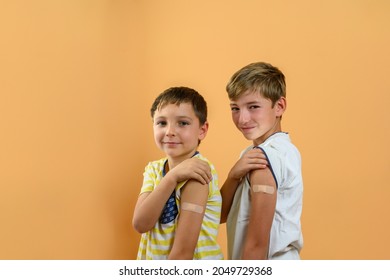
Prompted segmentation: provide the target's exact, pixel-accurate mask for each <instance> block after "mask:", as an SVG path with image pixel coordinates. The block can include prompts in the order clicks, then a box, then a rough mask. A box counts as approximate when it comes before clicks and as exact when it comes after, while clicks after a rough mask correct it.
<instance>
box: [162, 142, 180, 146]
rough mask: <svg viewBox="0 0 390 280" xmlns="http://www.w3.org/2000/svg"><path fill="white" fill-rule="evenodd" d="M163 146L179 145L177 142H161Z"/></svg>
mask: <svg viewBox="0 0 390 280" xmlns="http://www.w3.org/2000/svg"><path fill="white" fill-rule="evenodd" d="M162 143H163V144H164V145H178V144H180V143H177V142H162Z"/></svg>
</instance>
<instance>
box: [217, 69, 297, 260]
mask: <svg viewBox="0 0 390 280" xmlns="http://www.w3.org/2000/svg"><path fill="white" fill-rule="evenodd" d="M226 90H227V92H228V96H229V99H230V107H231V112H232V119H233V122H234V124H235V125H236V127H237V128H238V130H240V131H241V132H242V134H243V135H244V137H245V138H246V139H248V140H251V141H252V142H253V145H251V146H249V147H248V148H247V149H245V150H244V151H243V152H242V153H241V156H240V159H239V160H238V161H237V162H236V164H235V165H234V166H233V167H232V169H231V170H230V172H229V174H228V177H227V179H226V181H225V183H224V184H223V186H222V188H221V194H222V214H221V223H223V222H226V227H227V233H228V255H229V256H228V257H229V259H300V256H299V253H300V250H301V248H302V246H303V238H302V231H301V222H300V218H301V212H302V196H303V182H302V175H301V157H300V153H299V151H298V149H297V148H296V147H295V146H294V145H293V144H292V143H291V141H290V138H289V135H288V134H287V133H285V132H282V129H281V119H282V115H283V113H284V112H285V110H286V84H285V77H284V74H283V73H282V72H281V71H280V70H279V69H278V68H276V67H274V66H272V65H270V64H268V63H264V62H258V63H251V64H249V65H247V66H245V67H243V68H242V69H240V70H239V71H237V72H236V73H235V74H234V75H233V76H232V77H231V79H230V81H229V83H228V85H227V86H226Z"/></svg>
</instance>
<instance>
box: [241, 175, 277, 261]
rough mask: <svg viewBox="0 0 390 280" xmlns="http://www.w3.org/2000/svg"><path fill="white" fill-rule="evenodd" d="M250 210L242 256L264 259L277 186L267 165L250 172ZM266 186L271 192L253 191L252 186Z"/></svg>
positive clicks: (273, 212) (266, 254)
mask: <svg viewBox="0 0 390 280" xmlns="http://www.w3.org/2000/svg"><path fill="white" fill-rule="evenodd" d="M250 183H251V197H252V199H251V210H250V214H249V225H248V231H247V236H246V239H245V244H244V251H243V258H245V259H265V258H267V256H268V246H269V237H270V231H271V226H272V221H273V217H274V214H275V207H276V198H277V187H276V181H275V179H274V177H273V174H272V172H271V170H270V168H269V167H267V168H265V169H259V170H254V171H252V172H251V174H250ZM256 185H258V186H267V189H268V190H270V189H272V190H273V191H271V192H268V191H267V192H263V191H261V190H262V189H264V188H262V187H259V188H257V190H260V191H254V189H256V188H254V186H256Z"/></svg>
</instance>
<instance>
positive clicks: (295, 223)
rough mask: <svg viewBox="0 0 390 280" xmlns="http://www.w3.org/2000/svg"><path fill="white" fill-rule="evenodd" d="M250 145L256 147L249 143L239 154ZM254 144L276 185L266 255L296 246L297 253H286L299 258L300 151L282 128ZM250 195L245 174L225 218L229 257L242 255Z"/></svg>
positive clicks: (300, 246)
mask: <svg viewBox="0 0 390 280" xmlns="http://www.w3.org/2000/svg"><path fill="white" fill-rule="evenodd" d="M253 148H255V147H254V146H250V147H248V148H247V149H245V150H244V151H243V152H242V153H241V156H242V155H243V154H244V153H245V152H247V151H249V150H251V149H253ZM256 148H260V149H262V150H263V151H264V153H265V154H266V156H267V158H268V161H269V164H270V169H271V171H272V173H273V175H274V178H275V181H276V186H277V200H276V207H275V215H274V219H273V222H272V227H271V234H270V245H269V253H268V258H269V259H273V258H280V256H281V255H283V254H284V253H286V252H288V251H290V250H296V251H297V252H298V253H297V254H288V256H297V257H296V258H299V251H300V250H301V248H302V246H303V237H302V230H301V221H300V218H301V213H302V198H303V182H302V173H301V156H300V153H299V151H298V149H297V148H296V147H295V146H294V145H293V144H292V143H291V141H290V137H289V135H288V134H287V133H283V132H278V133H275V134H273V135H272V136H270V137H269V138H268V139H267V140H266V141H265V142H264V143H262V144H260V145H259V146H258V147H256ZM250 196H251V195H250V183H249V175H247V176H246V177H244V178H243V179H242V182H241V183H240V185H239V186H238V188H237V190H236V193H235V196H234V200H233V203H232V207H231V209H230V211H229V215H228V218H227V223H226V228H227V235H228V236H227V237H228V257H229V259H241V256H242V249H243V246H244V238H245V236H246V232H247V228H248V224H249V213H250V207H251V198H250ZM286 256H287V255H286Z"/></svg>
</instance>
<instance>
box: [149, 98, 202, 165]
mask: <svg viewBox="0 0 390 280" xmlns="http://www.w3.org/2000/svg"><path fill="white" fill-rule="evenodd" d="M207 129H208V124H207V122H206V123H205V124H204V125H202V126H201V125H200V123H199V119H198V117H197V116H196V115H195V112H194V109H193V107H192V104H190V103H182V104H180V105H175V104H168V105H166V106H164V107H163V108H160V110H156V112H155V113H154V117H153V131H154V140H155V142H156V144H157V147H159V148H160V149H161V150H162V151H164V152H165V154H166V155H167V156H168V157H170V158H172V159H176V160H179V161H182V160H184V159H187V158H190V157H192V156H193V155H194V153H195V152H196V150H197V148H198V143H199V140H203V139H204V138H205V136H206V134H207Z"/></svg>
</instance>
